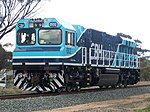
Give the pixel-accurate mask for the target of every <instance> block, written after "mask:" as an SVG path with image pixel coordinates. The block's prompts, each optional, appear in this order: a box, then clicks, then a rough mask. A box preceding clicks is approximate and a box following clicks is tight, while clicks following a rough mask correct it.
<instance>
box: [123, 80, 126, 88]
mask: <svg viewBox="0 0 150 112" xmlns="http://www.w3.org/2000/svg"><path fill="white" fill-rule="evenodd" d="M123 87H125V88H126V87H127V80H124V81H123Z"/></svg>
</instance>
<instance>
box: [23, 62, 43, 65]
mask: <svg viewBox="0 0 150 112" xmlns="http://www.w3.org/2000/svg"><path fill="white" fill-rule="evenodd" d="M25 65H45V63H43V62H41V63H25Z"/></svg>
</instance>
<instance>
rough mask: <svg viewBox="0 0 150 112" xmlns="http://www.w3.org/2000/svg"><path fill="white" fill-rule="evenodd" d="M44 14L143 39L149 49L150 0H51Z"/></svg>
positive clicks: (41, 14)
mask: <svg viewBox="0 0 150 112" xmlns="http://www.w3.org/2000/svg"><path fill="white" fill-rule="evenodd" d="M44 7H45V8H44V10H45V11H42V12H43V13H40V14H39V15H40V16H42V17H56V18H59V19H62V20H64V21H68V22H70V23H73V24H80V25H83V26H85V27H87V28H94V29H97V30H100V31H104V32H106V33H109V34H112V35H116V34H117V33H118V32H122V33H125V34H127V35H130V36H132V37H133V38H134V39H139V40H141V41H142V42H143V48H147V49H150V45H149V43H150V41H149V40H150V0H51V2H49V3H48V4H46V5H45V6H44Z"/></svg>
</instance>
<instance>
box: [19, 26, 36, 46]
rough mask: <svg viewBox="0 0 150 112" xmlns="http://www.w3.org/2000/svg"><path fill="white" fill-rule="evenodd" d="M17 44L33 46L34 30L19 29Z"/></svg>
mask: <svg viewBox="0 0 150 112" xmlns="http://www.w3.org/2000/svg"><path fill="white" fill-rule="evenodd" d="M17 43H18V44H19V45H33V44H35V29H32V28H29V29H20V30H18V32H17Z"/></svg>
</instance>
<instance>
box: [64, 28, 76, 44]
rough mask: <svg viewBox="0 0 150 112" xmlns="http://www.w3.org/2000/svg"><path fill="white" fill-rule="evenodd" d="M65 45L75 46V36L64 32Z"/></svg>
mask: <svg viewBox="0 0 150 112" xmlns="http://www.w3.org/2000/svg"><path fill="white" fill-rule="evenodd" d="M66 45H71V46H75V34H74V33H73V32H68V31H66Z"/></svg>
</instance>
